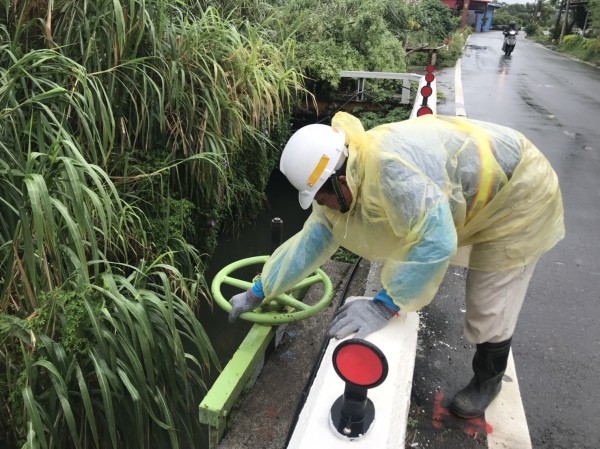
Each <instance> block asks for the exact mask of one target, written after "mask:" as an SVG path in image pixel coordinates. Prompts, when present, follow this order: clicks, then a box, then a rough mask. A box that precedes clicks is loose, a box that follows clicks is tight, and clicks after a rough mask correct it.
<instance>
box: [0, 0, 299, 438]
mask: <svg viewBox="0 0 600 449" xmlns="http://www.w3.org/2000/svg"><path fill="white" fill-rule="evenodd" d="M0 36H1V41H0V80H1V82H0V86H2V87H0V153H1V154H2V157H1V158H0V160H1V162H0V199H1V203H0V204H1V206H0V207H1V208H2V210H1V212H2V213H1V214H0V217H1V218H0V236H1V240H0V273H2V274H1V275H0V280H1V282H0V284H1V286H0V287H1V292H2V293H1V296H0V371H1V373H2V376H1V377H0V379H1V380H0V404H1V407H0V421H1V422H2V423H3V426H2V432H1V434H0V446H2V447H4V448H7V449H12V448H15V447H23V448H34V447H35V448H38V447H40V448H44V449H46V448H61V449H62V448H70V447H76V448H78V447H82V448H83V447H85V448H88V447H90V448H93V447H95V448H137V447H139V448H143V447H153V448H161V447H162V448H166V447H169V448H177V447H181V446H184V447H192V446H194V445H195V444H196V442H197V441H198V440H199V439H200V437H201V434H200V430H199V426H198V425H197V422H196V421H197V406H198V403H199V402H200V398H201V395H202V394H203V392H204V391H205V389H206V386H205V385H204V381H203V377H204V374H205V373H206V372H207V370H208V369H210V368H211V367H213V368H214V367H218V362H217V358H216V356H215V354H214V351H213V349H212V346H211V344H210V341H209V340H208V338H207V336H206V335H205V333H204V330H203V329H202V326H201V325H200V322H199V321H198V319H197V317H196V316H197V314H198V313H201V310H203V309H205V308H206V303H208V302H207V301H206V300H207V299H208V298H207V297H206V294H205V292H206V291H207V288H206V285H205V281H204V278H203V270H204V268H203V259H202V254H201V252H200V251H199V250H198V249H197V248H196V246H195V245H193V244H192V243H198V245H197V247H198V248H203V249H206V250H209V249H210V241H211V240H210V239H211V238H212V239H213V242H214V235H215V234H216V229H217V228H218V226H219V220H220V218H221V217H222V216H224V215H225V214H226V213H228V212H229V211H230V210H234V209H233V208H230V207H229V206H230V205H231V204H232V203H233V202H234V201H232V198H235V203H236V204H238V203H239V201H242V200H245V201H248V202H249V203H252V202H253V203H254V204H255V205H256V204H259V203H260V200H261V192H262V190H264V188H263V189H262V190H261V187H262V184H264V183H265V182H266V181H265V179H266V178H267V176H266V174H265V173H267V172H268V171H269V170H270V169H271V167H272V165H273V163H274V161H275V159H276V157H275V155H274V152H273V151H272V150H271V147H272V143H270V141H269V140H268V139H267V135H269V134H270V133H272V132H275V130H276V129H277V126H278V124H279V123H281V122H282V121H283V120H284V118H285V116H286V114H287V113H288V110H289V109H288V108H289V105H290V104H291V103H292V101H294V100H295V99H296V95H297V94H298V93H299V92H300V93H301V92H302V78H301V76H300V75H299V74H298V72H297V70H296V69H295V67H294V63H293V45H291V44H290V43H289V42H282V41H272V40H271V39H270V35H269V33H268V31H267V30H266V28H265V24H264V23H255V24H250V23H247V22H245V21H241V20H240V21H235V18H233V16H231V17H227V18H226V17H223V16H222V15H221V14H220V13H219V12H218V10H216V9H214V8H211V7H208V6H206V5H202V4H201V3H200V2H196V1H191V0H190V1H187V2H170V1H166V0H145V1H143V0H139V1H138V0H132V1H129V2H97V1H92V0H84V1H79V0H77V1H75V0H72V1H71V0H65V1H63V2H60V4H57V3H55V2H52V1H41V0H40V1H36V2H8V1H7V0H0ZM255 149H258V150H257V152H256V154H255V153H254V150H255ZM244 153H245V154H244ZM257 173H258V175H259V177H258V179H257V178H256V177H255V176H254V175H256V174H257ZM251 175H252V176H251ZM254 189H256V191H258V193H256V191H253V190H254ZM246 191H253V194H252V195H247V196H246V197H245V196H244V195H242V194H240V192H246ZM255 207H258V206H255ZM238 210H241V211H244V212H246V209H245V208H244V207H243V206H239V207H238ZM194 240H195V242H194ZM201 301H205V305H204V306H203V307H202V308H201Z"/></svg>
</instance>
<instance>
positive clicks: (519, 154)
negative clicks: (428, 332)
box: [262, 112, 564, 311]
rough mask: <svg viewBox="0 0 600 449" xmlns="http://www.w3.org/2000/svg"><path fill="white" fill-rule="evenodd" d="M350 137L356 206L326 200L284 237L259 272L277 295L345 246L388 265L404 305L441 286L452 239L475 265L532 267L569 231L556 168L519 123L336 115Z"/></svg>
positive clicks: (427, 297) (415, 304)
mask: <svg viewBox="0 0 600 449" xmlns="http://www.w3.org/2000/svg"><path fill="white" fill-rule="evenodd" d="M332 126H339V127H341V128H342V129H343V130H344V132H345V134H346V144H348V150H349V156H348V164H347V169H346V180H347V182H348V186H349V188H350V190H351V192H352V197H353V200H352V204H351V205H350V210H349V212H347V213H345V214H342V213H340V212H339V211H336V210H333V209H329V208H327V207H322V206H319V205H318V204H316V203H313V211H312V214H311V215H310V217H309V218H308V219H307V221H306V222H305V224H304V227H303V229H302V231H300V232H299V233H298V234H296V235H295V236H293V237H292V238H291V239H289V240H288V241H286V242H285V243H284V244H283V245H282V246H280V247H279V248H278V249H277V250H276V251H275V252H274V254H273V255H272V256H271V257H270V258H269V260H268V261H267V263H266V264H265V267H264V269H263V274H262V286H263V290H264V293H265V295H266V296H268V297H269V296H276V295H278V294H280V293H282V292H284V291H286V290H288V289H289V288H290V287H292V286H293V285H294V284H295V283H297V282H298V281H299V280H301V279H303V278H304V277H306V276H307V275H309V274H310V273H311V272H313V271H314V270H315V269H316V268H318V267H319V266H321V265H322V264H323V263H324V262H325V261H327V259H328V258H329V257H330V256H331V255H332V254H333V253H334V252H335V251H336V249H337V248H338V247H339V246H343V247H345V248H346V249H348V250H350V251H352V252H353V253H355V254H357V255H359V256H362V257H364V258H366V259H369V260H371V261H378V262H381V263H383V268H382V273H381V281H382V284H383V287H384V289H385V291H386V293H387V295H389V297H391V298H392V299H393V301H394V303H395V304H396V305H397V306H399V307H400V309H401V310H404V311H414V310H418V309H420V308H421V307H423V306H424V305H426V304H428V303H429V302H430V301H431V300H432V299H433V296H434V295H435V292H436V291H437V288H438V286H439V284H440V283H441V281H442V279H443V276H444V273H445V271H446V269H447V267H448V265H449V263H450V260H451V258H452V256H453V255H454V254H455V252H456V249H457V247H460V246H472V251H471V254H470V259H469V260H468V266H469V267H470V268H472V269H476V270H481V271H503V270H508V269H511V268H515V267H518V266H522V265H525V264H527V263H529V262H531V261H533V260H535V259H537V258H538V257H539V256H540V255H541V254H543V253H544V252H546V251H547V250H549V249H550V248H552V247H553V246H554V245H555V244H556V243H557V242H558V241H559V240H560V239H562V237H563V236H564V225H563V207H562V199H561V195H560V189H559V186H558V180H557V177H556V174H555V173H554V171H553V170H552V168H551V167H550V165H549V163H548V162H547V160H546V159H545V158H544V157H543V155H542V154H541V153H540V151H539V150H538V149H537V148H536V147H535V146H534V145H533V144H532V143H531V142H530V141H529V140H527V139H526V138H525V137H524V136H523V135H522V134H520V133H519V132H517V131H515V130H512V129H509V128H505V127H502V126H499V125H494V124H490V123H485V122H479V121H475V120H470V119H465V118H455V117H445V116H433V115H427V116H423V117H420V118H416V119H412V120H407V121H404V122H397V123H392V124H388V125H382V126H378V127H376V128H373V129H371V130H369V131H365V130H364V128H363V126H362V124H361V123H360V121H359V120H358V119H357V118H355V117H353V116H352V115H350V114H347V113H342V112H340V113H337V114H336V115H335V117H334V118H333V121H332Z"/></svg>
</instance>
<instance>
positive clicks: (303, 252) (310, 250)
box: [261, 210, 339, 297]
mask: <svg viewBox="0 0 600 449" xmlns="http://www.w3.org/2000/svg"><path fill="white" fill-rule="evenodd" d="M338 246H339V245H338V244H337V243H336V241H335V239H334V237H333V234H332V232H331V228H330V227H329V226H328V223H327V222H326V221H324V218H323V217H322V215H321V214H320V213H319V212H318V211H314V210H313V214H312V215H311V216H310V217H309V219H308V220H307V221H306V223H305V224H304V227H303V228H302V230H301V231H300V232H299V233H297V234H296V235H294V236H293V237H291V238H290V239H289V240H287V241H286V242H284V243H283V245H281V246H280V247H279V248H277V249H276V250H275V252H274V253H273V254H272V255H271V257H270V258H269V260H268V261H267V263H266V264H265V266H264V268H263V272H262V275H261V280H262V289H263V292H264V294H265V296H267V297H274V296H277V295H279V294H281V293H283V292H285V291H287V290H289V289H290V288H291V287H293V286H294V285H296V284H297V283H298V282H299V281H301V280H303V279H304V278H306V277H307V276H308V275H310V274H311V273H313V272H314V271H315V270H316V269H317V268H319V267H320V266H321V265H323V264H324V263H325V262H326V261H327V260H328V259H329V257H331V255H332V254H333V253H334V252H335V251H336V249H337V248H338Z"/></svg>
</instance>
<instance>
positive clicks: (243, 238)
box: [199, 170, 310, 384]
mask: <svg viewBox="0 0 600 449" xmlns="http://www.w3.org/2000/svg"><path fill="white" fill-rule="evenodd" d="M265 206H266V207H265V210H264V211H263V212H262V213H261V214H260V216H259V217H257V219H256V221H255V222H254V223H252V224H250V225H248V226H246V227H244V228H243V229H241V231H240V232H238V233H237V234H236V235H221V236H220V238H219V243H218V245H217V248H216V250H215V253H214V254H213V257H212V258H211V261H210V264H209V267H208V271H207V275H206V279H207V282H208V283H209V285H210V284H211V283H212V280H213V277H214V275H215V274H216V273H218V272H219V271H220V270H221V269H222V268H224V267H226V266H227V265H229V264H231V263H233V262H235V261H237V260H240V259H244V258H247V257H254V256H260V255H267V254H269V253H270V251H271V220H272V219H273V218H275V217H279V218H281V219H282V220H283V241H285V240H287V239H288V238H290V237H291V236H292V235H294V234H295V233H297V232H298V231H299V230H300V229H302V225H303V224H304V221H305V220H306V218H307V217H308V215H309V214H310V209H309V210H307V211H305V210H302V208H301V207H300V205H299V204H298V191H297V190H296V189H294V188H293V187H292V186H291V184H289V182H288V181H287V179H286V178H285V177H284V176H283V175H282V174H281V173H280V172H279V170H275V171H274V172H273V174H272V176H271V179H270V181H269V184H268V186H267V204H266V205H265ZM260 269H261V267H260V266H259V265H257V266H252V267H248V268H247V269H241V270H238V271H236V272H235V273H234V277H237V278H239V279H247V280H251V279H252V278H253V277H254V276H255V275H256V274H257V273H259V272H260ZM236 293H240V290H239V289H235V288H233V287H226V288H224V289H223V296H224V297H225V298H230V297H231V296H232V295H234V294H236ZM199 319H200V321H201V323H202V325H203V326H204V328H205V329H206V332H207V333H208V335H209V337H210V340H211V342H212V343H213V345H214V348H215V351H216V352H217V355H218V356H219V360H220V361H221V364H222V365H223V366H224V365H225V364H226V363H227V361H228V360H229V359H230V358H231V356H232V355H233V353H234V352H235V351H236V349H237V347H238V346H239V344H240V343H241V342H242V340H243V339H244V337H245V336H246V334H247V333H248V330H249V329H250V327H251V326H252V323H248V322H244V321H242V320H238V321H237V322H236V323H234V324H229V323H228V321H227V314H226V313H225V311H224V310H222V309H221V308H220V307H219V306H218V305H216V304H215V305H214V308H213V310H212V311H211V310H210V308H209V307H207V306H204V307H202V308H201V311H200V316H199ZM213 371H214V370H213ZM215 374H217V373H214V372H213V373H211V376H210V379H209V382H210V384H212V383H213V382H214V380H215V378H216V376H215Z"/></svg>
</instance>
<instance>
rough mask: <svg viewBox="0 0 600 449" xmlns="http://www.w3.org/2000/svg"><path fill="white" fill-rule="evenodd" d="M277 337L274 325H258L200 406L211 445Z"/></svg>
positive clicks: (201, 417) (250, 332)
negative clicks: (269, 346) (270, 343)
mask: <svg viewBox="0 0 600 449" xmlns="http://www.w3.org/2000/svg"><path fill="white" fill-rule="evenodd" d="M273 336H274V331H273V328H272V327H271V326H264V325H261V324H255V325H254V326H252V327H251V328H250V331H249V332H248V335H246V338H245V339H244V340H243V341H242V343H241V344H240V346H239V347H238V349H237V351H236V352H235V353H234V354H233V356H232V358H231V360H230V361H229V363H227V365H226V366H225V368H224V369H223V371H222V372H221V374H220V375H219V377H218V378H217V380H216V381H215V383H214V384H213V386H212V387H211V388H210V390H209V391H208V393H207V395H206V396H205V397H204V399H203V400H202V402H201V403H200V407H199V414H200V422H201V423H202V424H206V425H207V426H208V427H209V446H210V447H215V446H216V445H217V444H218V442H219V441H220V440H221V438H222V436H223V433H224V432H225V428H226V423H227V417H228V415H229V413H230V411H231V409H232V408H233V407H234V405H235V403H236V401H237V400H238V398H239V396H240V395H241V393H242V391H243V390H244V388H245V387H246V386H247V385H248V383H249V382H250V381H251V380H252V378H253V376H254V374H255V372H256V369H257V367H258V366H259V364H260V363H262V362H263V360H264V354H265V350H266V348H267V346H268V344H269V342H270V341H271V339H272V338H273Z"/></svg>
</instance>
